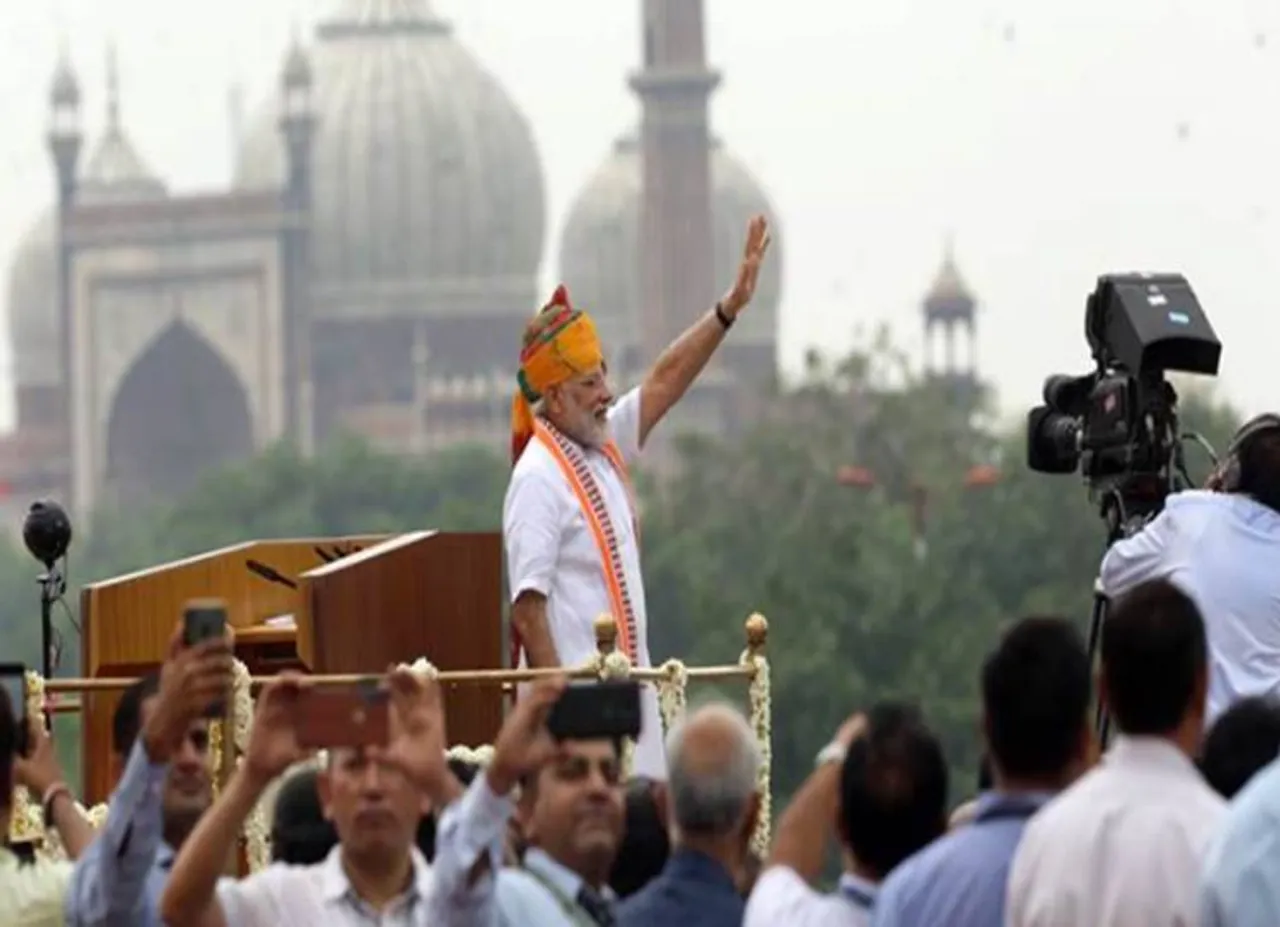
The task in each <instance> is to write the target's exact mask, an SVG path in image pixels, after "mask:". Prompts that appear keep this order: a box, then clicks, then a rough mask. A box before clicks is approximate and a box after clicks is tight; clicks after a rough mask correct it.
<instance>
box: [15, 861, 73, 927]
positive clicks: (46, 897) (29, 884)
mask: <svg viewBox="0 0 1280 927" xmlns="http://www.w3.org/2000/svg"><path fill="white" fill-rule="evenodd" d="M70 884H71V863H69V862H66V861H58V862H51V861H50V860H47V859H44V858H42V857H39V856H37V857H36V859H35V862H32V863H30V864H23V863H22V862H20V861H19V859H18V857H17V855H15V854H14V852H13V851H12V850H10V849H9V848H8V847H5V846H0V924H3V925H4V927H63V924H64V923H65V920H64V912H63V906H64V905H65V903H66V897H67V887H68V886H69V885H70Z"/></svg>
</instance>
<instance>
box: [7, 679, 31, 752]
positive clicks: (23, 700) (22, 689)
mask: <svg viewBox="0 0 1280 927" xmlns="http://www.w3.org/2000/svg"><path fill="white" fill-rule="evenodd" d="M26 680H27V668H26V666H25V665H23V664H21V663H0V685H3V686H4V692H5V695H7V696H8V698H9V711H11V712H12V713H13V718H14V721H15V722H16V725H17V726H16V727H15V728H14V733H15V740H14V750H15V751H17V755H18V756H26V755H27V753H28V752H29V751H30V749H31V736H30V735H31V728H30V722H29V721H28V720H27V692H26V688H27V684H26Z"/></svg>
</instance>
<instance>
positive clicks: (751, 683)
mask: <svg viewBox="0 0 1280 927" xmlns="http://www.w3.org/2000/svg"><path fill="white" fill-rule="evenodd" d="M744 630H745V633H746V649H744V650H743V651H742V654H741V656H740V657H739V658H738V661H737V662H736V663H733V664H728V665H723V666H686V665H685V664H684V663H683V662H681V661H680V660H667V661H666V662H665V663H663V664H662V665H661V666H658V667H654V668H644V667H641V668H637V667H633V666H632V665H631V661H630V660H628V659H627V657H626V655H625V654H623V653H622V652H620V651H619V650H618V649H617V635H618V629H617V624H616V622H614V620H613V619H612V618H611V617H610V616H608V615H602V616H600V618H598V619H597V620H596V622H595V632H596V646H597V652H596V653H595V654H594V655H593V656H592V658H591V659H590V660H589V661H588V662H587V663H585V664H583V665H582V666H580V667H576V668H572V669H568V670H565V669H541V670H537V669H524V670H461V671H445V672H441V671H438V670H437V669H436V668H435V667H434V666H432V665H431V664H430V663H429V662H428V661H427V660H426V659H425V658H420V659H418V660H417V661H415V662H414V663H412V664H410V667H411V668H412V669H413V670H414V671H415V672H419V673H421V674H423V675H424V676H427V677H429V678H433V679H436V680H438V681H439V682H440V683H441V684H443V685H445V686H456V685H485V686H493V685H497V686H502V687H504V688H511V687H513V686H515V685H516V684H518V683H521V682H529V681H532V680H535V679H538V678H541V677H546V676H554V675H561V674H566V673H567V675H569V676H571V677H573V678H579V679H591V678H595V679H634V680H637V681H639V682H647V683H652V684H653V685H654V686H655V687H656V688H657V690H658V704H659V707H660V709H661V712H662V721H663V726H664V728H666V729H667V730H670V728H671V727H672V725H673V724H675V723H676V721H678V720H679V719H680V718H681V717H682V716H683V715H684V713H685V708H686V705H687V703H688V686H689V683H690V682H713V681H717V680H731V679H744V680H746V682H747V700H748V717H749V720H750V723H751V728H752V730H753V731H754V732H755V736H756V739H757V740H758V742H759V745H760V752H761V764H760V773H759V791H760V796H761V802H762V805H761V814H760V818H759V821H758V823H757V826H756V831H755V834H754V835H753V838H752V846H753V848H754V849H755V850H756V852H758V853H761V854H763V853H764V852H765V851H766V850H767V848H768V845H769V840H770V826H771V818H772V813H771V802H770V790H771V786H772V782H771V770H772V765H773V764H772V747H771V744H772V725H773V719H772V704H771V694H770V692H771V690H770V681H769V662H768V660H767V658H766V657H765V645H766V643H767V641H768V634H769V623H768V622H767V621H766V620H765V618H764V616H763V615H759V614H755V615H752V616H751V617H749V618H748V619H747V620H746V623H745V626H744ZM368 678H369V677H368V676H367V675H323V676H322V675H317V676H309V677H308V679H310V680H312V681H314V682H318V683H330V684H332V683H347V682H356V681H359V680H363V679H368ZM270 679H271V677H269V676H257V677H254V676H250V675H249V671H248V669H247V668H246V667H245V665H244V664H243V663H241V662H240V661H239V660H237V661H236V662H235V674H234V681H233V684H232V697H231V699H230V700H229V703H228V707H227V716H226V719H225V720H222V721H215V722H213V723H212V724H211V725H210V731H209V734H210V737H209V742H210V753H211V761H212V763H213V768H214V769H215V770H218V771H221V772H223V773H226V772H229V771H230V770H231V769H234V766H235V763H236V762H237V761H238V758H239V757H240V756H242V755H243V754H244V751H245V748H246V746H247V745H248V742H249V731H250V729H251V727H252V724H253V691H254V690H255V689H256V688H259V687H261V686H262V685H264V684H265V683H267V682H269V681H270ZM134 681H135V680H134V679H131V678H110V679H108V678H102V679H51V680H46V679H44V678H42V677H41V676H40V675H39V674H38V673H35V672H28V673H27V678H26V702H27V711H28V713H29V714H30V715H31V716H33V717H34V716H35V715H36V714H38V713H40V712H42V711H45V710H47V709H48V708H49V707H50V706H51V704H52V705H53V707H54V708H55V709H56V710H59V711H65V710H67V709H68V708H72V710H74V708H75V707H78V706H73V705H71V704H69V703H67V702H62V701H60V700H58V699H57V697H58V696H60V695H63V694H65V693H83V692H98V691H111V690H120V689H125V688H127V687H128V686H130V685H131V684H132V683H133V682H134ZM51 699H52V700H54V702H52V703H51ZM228 731H229V732H230V738H228V736H227V732H228ZM228 739H229V741H230V747H231V749H230V751H229V752H228V751H227V750H226V746H227V743H228ZM492 752H493V748H492V747H491V746H489V745H482V746H479V747H468V746H455V747H452V748H450V750H449V756H450V758H456V759H461V760H464V761H467V762H471V763H477V764H479V765H485V764H486V763H488V761H489V758H490V756H491V755H492ZM84 759H85V760H86V761H87V760H88V759H89V758H87V757H86V758H84ZM630 759H631V745H630V744H628V745H627V753H626V757H625V760H626V765H627V766H628V767H629V766H630ZM310 762H311V763H315V762H317V761H316V760H313V761H310ZM283 778H284V777H283V776H282V777H281V780H283ZM219 783H220V777H219V776H215V788H217V786H218V784H219ZM273 802H274V790H273V791H272V792H271V793H269V794H268V795H266V796H264V797H263V800H262V801H260V802H259V803H258V806H257V807H256V808H255V809H254V810H253V812H252V813H251V814H250V816H249V819H248V820H247V821H246V822H245V827H244V835H243V836H244V842H245V854H246V857H247V859H248V862H249V868H250V869H251V870H257V869H259V868H261V867H263V866H266V865H267V864H268V863H269V862H270V860H271V841H270V824H269V810H268V809H269V808H271V807H272V805H273ZM85 813H86V814H87V815H88V817H89V819H90V820H91V821H92V822H93V824H94V826H95V827H101V826H102V822H103V821H105V820H106V814H107V807H106V805H105V804H98V805H95V806H94V807H93V808H90V809H86V810H85ZM10 839H11V840H13V841H14V842H31V843H34V844H35V845H36V847H37V849H38V852H41V853H42V854H45V855H47V856H50V857H53V858H61V857H62V856H63V855H64V854H63V851H62V847H61V843H60V841H59V840H58V836H57V833H56V832H52V833H46V831H45V827H44V821H43V817H42V813H41V809H40V807H39V803H38V802H33V801H31V799H30V797H29V796H28V795H27V794H26V790H25V789H21V788H19V789H17V790H16V796H15V803H14V814H13V817H12V821H11V825H10Z"/></svg>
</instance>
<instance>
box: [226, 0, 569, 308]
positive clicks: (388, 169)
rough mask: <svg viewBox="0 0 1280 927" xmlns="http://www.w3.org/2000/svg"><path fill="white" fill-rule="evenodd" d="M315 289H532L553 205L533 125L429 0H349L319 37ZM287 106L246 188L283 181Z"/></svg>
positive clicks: (244, 163) (246, 149)
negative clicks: (471, 285) (476, 285)
mask: <svg viewBox="0 0 1280 927" xmlns="http://www.w3.org/2000/svg"><path fill="white" fill-rule="evenodd" d="M316 40H317V41H316V45H315V48H314V55H313V73H314V80H315V108H316V116H317V125H316V137H315V140H314V149H313V158H314V162H313V165H314V166H313V174H312V178H313V180H312V191H313V194H312V195H313V220H312V221H313V225H312V232H313V237H312V259H313V266H314V270H315V284H316V285H317V286H318V287H320V288H324V287H325V286H326V285H327V284H335V285H338V286H343V285H355V286H361V285H365V284H376V285H381V286H388V285H390V286H392V287H394V286H395V285H396V284H401V285H411V284H413V283H415V282H418V283H430V284H432V285H434V286H436V287H439V286H440V285H442V284H444V285H451V284H456V285H457V286H459V287H463V288H465V287H466V285H467V282H468V281H484V283H485V285H486V286H490V287H491V286H494V285H500V284H502V283H503V282H504V281H507V280H509V281H510V283H511V286H510V288H511V289H516V288H518V287H520V286H523V287H524V288H525V289H527V288H528V287H529V286H530V281H531V280H532V279H533V278H534V277H535V276H536V274H537V271H538V267H539V264H540V262H541V257H542V247H543V238H544V234H545V231H544V226H545V222H546V206H545V201H544V192H543V178H542V168H541V162H540V160H539V157H538V150H537V147H536V145H535V143H534V138H533V132H532V130H531V128H530V125H529V123H528V120H526V119H525V117H524V116H523V114H522V113H521V112H520V111H519V110H518V109H517V108H516V106H515V105H514V103H513V102H512V101H511V99H510V98H509V97H508V96H507V94H506V92H505V91H504V90H503V88H502V86H501V85H500V84H499V83H498V81H497V80H496V79H495V78H494V76H493V75H492V74H491V73H490V72H489V71H488V70H486V69H485V67H484V66H483V65H482V64H480V63H479V62H478V61H477V60H476V58H475V57H474V56H473V55H472V54H471V53H470V52H469V51H468V50H467V49H466V48H465V47H464V46H463V45H462V44H461V43H459V42H458V41H457V40H456V39H455V38H454V36H453V34H452V30H451V28H450V27H449V25H448V24H447V23H445V22H443V21H442V20H440V19H439V18H438V17H437V16H436V15H435V14H434V12H433V11H432V9H431V7H430V5H429V4H428V3H427V2H426V0H346V2H344V3H343V4H342V5H341V7H340V9H339V11H338V13H337V14H336V15H335V16H333V17H332V18H330V19H329V20H327V21H325V22H324V23H322V24H321V25H320V26H319V28H318V29H317V32H316ZM278 114H279V102H278V101H272V102H271V103H269V104H268V105H267V106H266V107H265V108H264V109H263V110H262V112H261V114H260V115H259V116H258V117H257V119H256V122H255V123H254V125H253V127H252V128H251V130H250V132H249V133H248V135H247V136H246V140H245V143H244V145H243V148H242V150H241V154H240V159H239V164H238V168H237V175H236V182H237V185H238V186H239V187H241V188H270V187H278V186H279V185H280V184H281V183H282V181H283V178H284V176H285V170H284V168H285V165H284V148H283V142H282V139H281V136H280V129H279V122H278Z"/></svg>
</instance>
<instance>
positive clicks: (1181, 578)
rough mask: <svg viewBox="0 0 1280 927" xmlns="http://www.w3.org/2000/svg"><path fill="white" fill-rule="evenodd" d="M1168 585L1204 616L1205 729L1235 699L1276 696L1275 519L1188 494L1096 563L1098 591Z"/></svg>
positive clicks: (1236, 499) (1279, 568) (1216, 496)
mask: <svg viewBox="0 0 1280 927" xmlns="http://www.w3.org/2000/svg"><path fill="white" fill-rule="evenodd" d="M1151 579H1168V580H1170V581H1171V582H1172V583H1174V585H1176V586H1177V587H1178V588H1179V589H1181V590H1182V591H1183V592H1185V593H1186V594H1187V595H1189V596H1190V597H1191V598H1192V599H1193V600H1194V601H1195V603H1196V604H1197V605H1198V606H1199V607H1200V611H1201V613H1202V614H1203V615H1204V623H1205V632H1206V635H1207V637H1208V641H1209V661H1210V662H1209V700H1208V706H1207V708H1208V723H1210V724H1211V723H1212V722H1213V721H1214V719H1216V718H1217V717H1218V715H1220V714H1222V712H1224V711H1226V710H1227V709H1228V708H1230V707H1231V706H1232V705H1233V704H1234V703H1236V702H1237V701H1239V700H1240V699H1242V698H1246V697H1248V696H1254V695H1275V696H1280V513H1277V512H1275V511H1273V510H1271V509H1269V508H1267V507H1266V506H1265V505H1262V504H1261V503H1258V502H1255V501H1254V500H1253V499H1250V498H1248V497H1247V496H1241V495H1238V494H1227V493H1219V492H1205V491H1203V490H1191V491H1187V492H1180V493H1177V494H1176V495H1172V496H1170V497H1169V499H1168V501H1167V502H1166V503H1165V507H1164V511H1163V512H1161V513H1160V515H1159V516H1158V517H1157V518H1156V519H1155V520H1154V521H1152V522H1151V524H1149V525H1147V527H1146V528H1144V529H1143V530H1142V531H1141V532H1139V533H1138V534H1136V535H1134V536H1133V537H1131V538H1127V539H1125V540H1122V541H1118V542H1117V543H1116V544H1114V545H1112V547H1111V549H1110V550H1109V551H1108V552H1107V555H1106V557H1104V558H1103V561H1102V570H1101V580H1102V588H1103V592H1105V593H1106V595H1107V596H1108V597H1113V598H1114V597H1116V596H1120V595H1123V594H1124V593H1126V592H1128V591H1129V590H1130V589H1132V588H1133V587H1134V586H1136V585H1138V584H1139V583H1142V582H1146V581H1147V580H1151Z"/></svg>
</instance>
